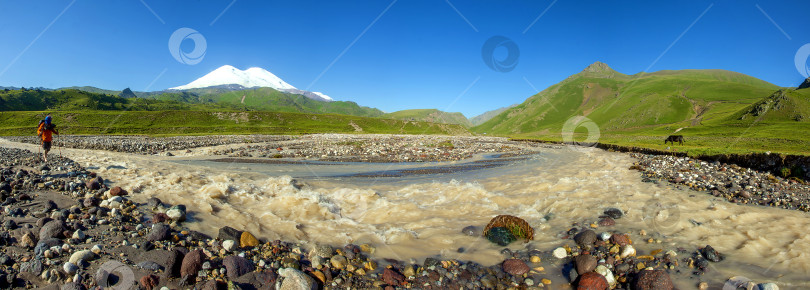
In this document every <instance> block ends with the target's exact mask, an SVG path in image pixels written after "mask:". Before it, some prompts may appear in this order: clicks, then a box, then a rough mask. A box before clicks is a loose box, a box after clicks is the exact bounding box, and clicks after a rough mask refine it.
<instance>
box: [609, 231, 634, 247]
mask: <svg viewBox="0 0 810 290" xmlns="http://www.w3.org/2000/svg"><path fill="white" fill-rule="evenodd" d="M610 242H611V243H614V244H617V245H619V246H622V247H624V246H626V245H629V244H630V237H628V236H627V235H626V234H613V236H611V237H610Z"/></svg>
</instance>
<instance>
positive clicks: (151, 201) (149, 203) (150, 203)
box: [146, 197, 163, 209]
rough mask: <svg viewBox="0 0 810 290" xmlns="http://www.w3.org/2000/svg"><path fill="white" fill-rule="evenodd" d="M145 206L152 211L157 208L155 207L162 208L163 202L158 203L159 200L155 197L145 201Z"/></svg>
mask: <svg viewBox="0 0 810 290" xmlns="http://www.w3.org/2000/svg"><path fill="white" fill-rule="evenodd" d="M146 205H147V206H149V207H150V208H153V209H154V208H157V207H160V206H163V202H162V201H160V199H159V198H157V197H150V198H149V199H148V200H147V201H146Z"/></svg>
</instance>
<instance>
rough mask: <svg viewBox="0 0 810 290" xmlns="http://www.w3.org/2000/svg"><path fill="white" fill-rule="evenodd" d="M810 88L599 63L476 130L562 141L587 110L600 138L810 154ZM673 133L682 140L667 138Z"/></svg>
mask: <svg viewBox="0 0 810 290" xmlns="http://www.w3.org/2000/svg"><path fill="white" fill-rule="evenodd" d="M808 92H810V90H808V89H801V90H793V89H784V88H781V87H779V86H776V85H774V84H771V83H768V82H765V81H763V80H760V79H757V78H754V77H751V76H748V75H744V74H741V73H736V72H731V71H725V70H679V71H658V72H653V73H638V74H634V75H625V74H621V73H618V72H616V71H614V70H612V69H610V68H609V67H608V66H607V65H605V64H603V63H599V62H597V63H594V64H592V65H590V66H589V67H588V68H586V69H585V70H583V71H582V72H580V73H578V74H575V75H572V76H570V77H568V78H566V79H565V80H563V81H562V82H560V83H557V84H555V85H552V86H550V87H548V88H547V89H545V90H543V91H542V92H540V93H538V94H536V95H534V96H532V97H530V98H528V99H527V100H526V101H524V102H523V103H521V104H520V105H518V106H516V107H514V108H511V109H508V110H506V111H504V112H503V113H501V114H498V115H497V116H495V117H493V118H492V119H490V120H489V121H487V122H485V123H483V124H481V125H478V126H476V127H473V128H472V129H471V130H472V131H474V132H477V133H487V134H491V135H493V134H494V135H505V136H514V137H520V138H538V139H543V140H552V141H562V134H561V133H562V130H563V125H564V124H565V123H566V121H568V120H569V119H571V118H573V117H575V116H585V117H587V118H588V119H590V120H591V121H593V122H594V123H595V124H596V127H598V129H599V133H600V138H599V142H602V143H609V144H618V145H628V146H641V147H647V148H653V149H661V150H670V149H671V150H679V151H687V152H689V154H694V155H699V154H725V153H748V152H752V151H760V152H765V151H772V152H785V153H799V154H809V153H810V136H805V134H796V132H808V131H810V122H808V121H807V118H808V116H810V101H808V97H807V95H808V94H810V93H808ZM675 132H677V134H682V135H684V136H685V138H686V143H685V145H683V146H677V147H672V146H665V145H663V139H664V137H665V136H667V135H670V134H673V133H675ZM586 133H588V131H587V127H585V126H579V127H576V129H575V132H574V139H575V140H574V141H577V140H580V141H582V140H584V139H585V136H586ZM578 138H579V139H578Z"/></svg>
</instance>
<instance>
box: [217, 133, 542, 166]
mask: <svg viewBox="0 0 810 290" xmlns="http://www.w3.org/2000/svg"><path fill="white" fill-rule="evenodd" d="M535 146H548V145H540V144H529V143H522V142H513V141H508V140H507V139H506V138H497V137H468V136H432V135H335V134H324V135H306V136H301V137H300V138H298V139H296V140H294V141H291V142H285V143H283V144H275V143H270V144H255V145H251V144H248V145H244V146H239V147H236V148H229V149H224V150H216V151H212V152H209V153H210V154H213V155H223V156H228V157H257V158H300V159H315V160H321V161H335V162H347V161H348V162H430V161H457V160H463V159H467V158H470V157H472V156H473V155H475V154H482V153H499V154H507V155H509V156H514V155H524V154H531V153H533V152H532V151H530V150H526V147H535Z"/></svg>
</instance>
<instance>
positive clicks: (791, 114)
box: [728, 89, 810, 123]
mask: <svg viewBox="0 0 810 290" xmlns="http://www.w3.org/2000/svg"><path fill="white" fill-rule="evenodd" d="M728 121H730V122H742V123H760V122H771V123H772V122H810V89H800V90H792V89H782V90H779V91H776V92H775V93H773V94H772V95H770V96H768V97H766V98H764V99H762V100H760V101H759V102H756V103H754V104H752V105H750V106H748V107H746V108H744V109H742V110H740V111H738V112H737V113H736V114H734V115H732V116H731V117H730V118H729V120H728Z"/></svg>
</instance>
